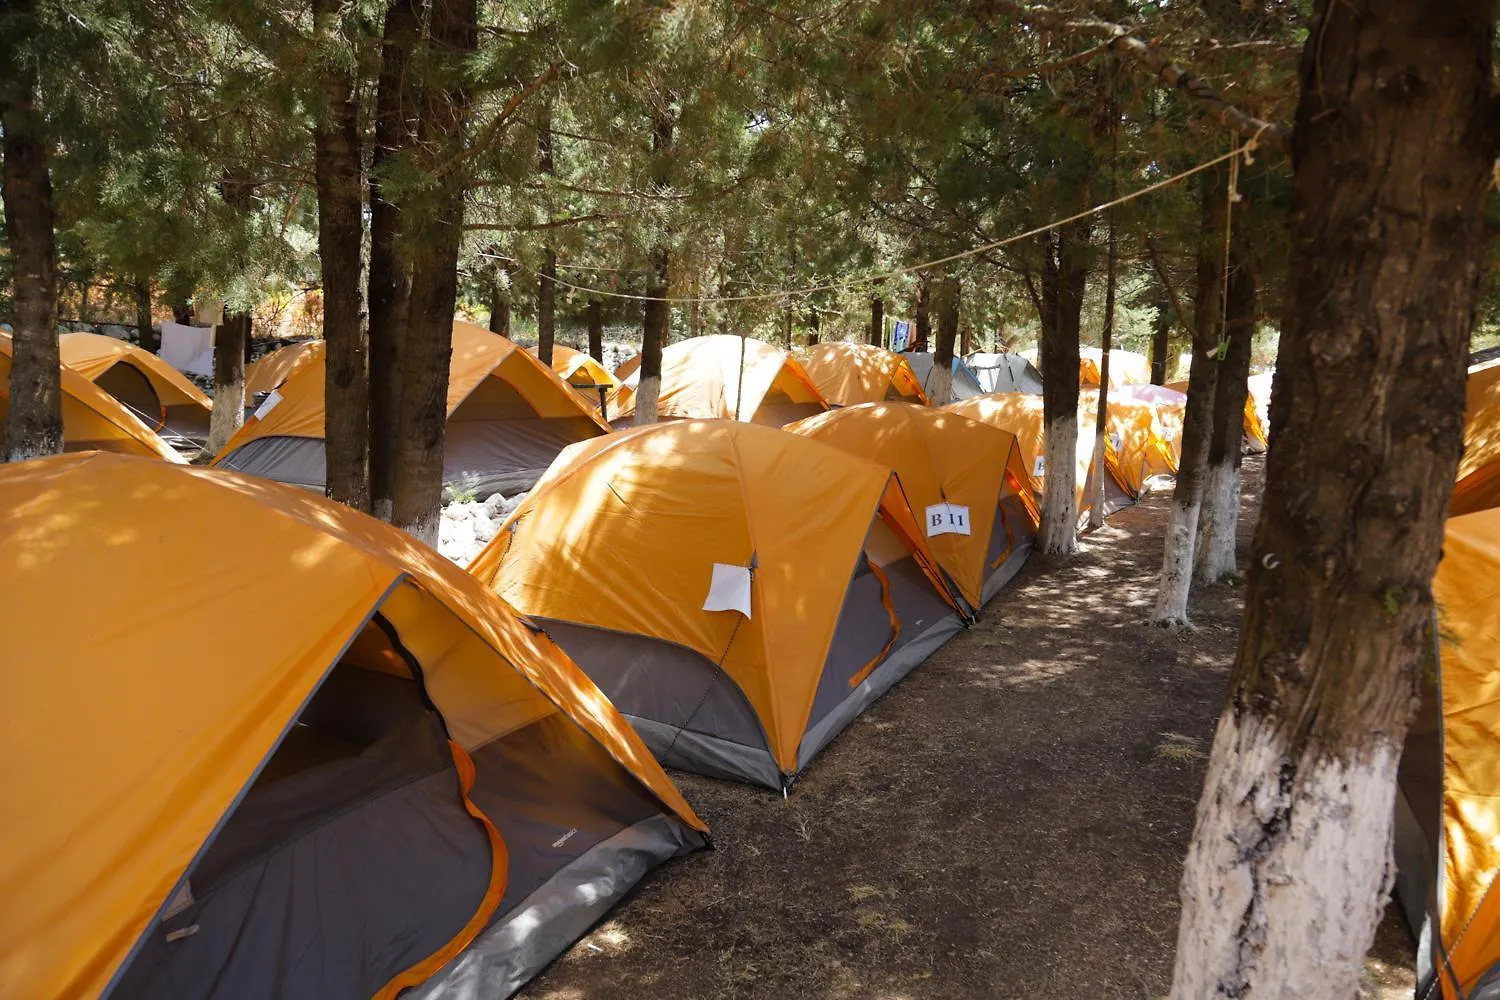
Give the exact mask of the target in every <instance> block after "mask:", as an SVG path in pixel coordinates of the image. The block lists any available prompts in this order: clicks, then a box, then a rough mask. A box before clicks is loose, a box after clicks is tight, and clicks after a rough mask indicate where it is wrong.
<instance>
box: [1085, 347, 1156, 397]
mask: <svg viewBox="0 0 1500 1000" xmlns="http://www.w3.org/2000/svg"><path fill="white" fill-rule="evenodd" d="M1103 363H1104V351H1103V349H1102V348H1098V347H1084V348H1080V349H1079V351H1078V384H1079V385H1080V386H1082V387H1084V388H1086V389H1097V388H1099V372H1100V370H1101V369H1100V366H1101V365H1103ZM1150 384H1151V359H1150V358H1148V357H1146V356H1145V355H1144V354H1137V353H1136V352H1135V351H1122V350H1120V349H1119V348H1117V347H1116V348H1110V352H1109V387H1110V388H1111V389H1119V388H1122V387H1123V386H1127V385H1150Z"/></svg>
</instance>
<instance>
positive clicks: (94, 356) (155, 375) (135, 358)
mask: <svg viewBox="0 0 1500 1000" xmlns="http://www.w3.org/2000/svg"><path fill="white" fill-rule="evenodd" d="M58 351H59V353H60V354H61V355H62V362H63V364H65V365H67V366H68V367H69V368H71V369H73V370H74V371H75V372H77V373H78V374H80V375H82V376H83V377H84V378H86V379H88V380H89V381H90V382H98V381H99V379H100V378H101V377H102V376H104V374H105V373H106V372H108V371H109V370H110V369H111V368H114V367H115V366H116V365H129V366H130V367H131V368H134V369H135V370H136V371H138V372H140V373H141V374H142V375H143V376H145V378H146V379H147V381H149V382H150V383H151V388H152V389H153V390H155V392H156V395H157V398H158V399H160V400H161V405H162V406H163V407H171V406H191V407H194V408H196V409H198V410H200V411H201V412H202V414H203V417H204V419H205V420H206V419H207V417H208V413H209V411H211V410H212V409H213V407H214V403H213V400H211V399H209V398H208V396H206V395H205V394H204V392H203V390H202V389H199V388H198V387H197V386H196V385H194V384H193V383H192V381H191V380H190V379H188V378H187V376H185V375H183V374H182V372H180V371H178V370H177V369H176V368H173V367H172V366H171V365H169V364H167V363H166V362H165V361H163V360H162V359H161V358H159V357H157V356H156V355H155V354H152V353H151V352H150V351H145V350H142V349H141V348H139V347H136V346H135V345H134V344H130V343H126V342H125V341H123V340H116V339H115V338H114V337H105V336H101V335H99V334H97V333H65V334H62V335H61V336H60V337H58ZM138 416H139V414H138ZM151 416H153V417H155V418H156V419H155V421H154V426H153V427H152V430H160V429H161V428H162V426H163V424H164V423H165V421H166V414H165V413H161V414H152V415H151ZM142 419H143V420H144V419H145V418H144V416H143V417H142Z"/></svg>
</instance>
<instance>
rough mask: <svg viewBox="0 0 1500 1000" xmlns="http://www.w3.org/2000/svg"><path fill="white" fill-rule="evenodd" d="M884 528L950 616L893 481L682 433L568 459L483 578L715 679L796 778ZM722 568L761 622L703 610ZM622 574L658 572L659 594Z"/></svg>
mask: <svg viewBox="0 0 1500 1000" xmlns="http://www.w3.org/2000/svg"><path fill="white" fill-rule="evenodd" d="M877 516H878V518H879V520H880V522H881V523H883V524H884V525H885V526H886V527H887V528H888V529H889V530H890V532H892V533H893V534H894V536H895V538H896V539H897V540H898V542H899V547H900V549H901V551H902V552H903V553H911V554H914V555H915V556H916V558H917V561H918V563H919V564H920V565H921V566H922V568H923V572H924V573H925V575H926V576H927V578H928V579H929V580H930V582H931V584H932V586H933V587H934V588H935V589H936V590H937V591H938V592H939V593H941V594H942V595H943V596H944V598H945V599H946V600H947V601H948V602H949V603H950V604H951V603H952V598H951V597H949V596H948V592H947V587H946V585H945V584H944V582H943V580H942V572H941V569H940V568H939V567H938V565H937V562H936V560H935V558H934V557H933V555H932V553H931V550H930V549H929V548H928V546H927V543H926V540H925V538H924V536H923V533H922V531H921V529H920V528H919V527H918V525H917V523H916V519H915V517H914V516H913V514H912V511H911V509H910V507H909V506H908V505H907V502H906V499H905V498H904V497H903V496H902V493H901V487H900V484H899V482H898V481H897V480H896V479H895V477H894V476H893V475H892V473H891V470H890V469H889V468H887V467H885V466H881V465H877V464H875V463H873V462H867V461H865V460H863V459H860V458H856V457H855V456H853V455H849V454H847V453H845V452H842V451H839V450H838V449H836V448H832V447H829V446H827V445H823V444H819V443H817V442H815V441H810V440H807V439H805V438H802V437H798V436H796V435H792V434H785V433H782V432H781V431H779V430H776V429H772V428H768V427H759V426H755V425H752V424H745V423H741V422H734V421H726V420H687V421H671V422H666V423H658V424H652V425H647V426H644V427H637V428H634V429H631V430H628V431H624V432H621V433H616V434H613V435H611V436H610V437H607V438H597V439H594V440H592V441H585V442H582V443H580V444H576V445H573V446H572V447H570V448H568V449H567V450H566V451H565V452H563V454H562V455H561V456H559V457H558V460H557V461H556V462H555V463H553V465H552V467H551V468H550V469H548V470H547V474H546V475H545V476H544V477H543V479H542V480H541V481H540V482H538V483H537V485H536V487H535V488H534V489H533V490H532V491H531V493H530V494H529V495H528V496H527V498H526V500H525V501H524V502H523V503H522V504H521V506H520V507H518V508H517V509H516V511H515V512H514V513H513V514H512V515H511V518H510V520H509V521H508V522H507V523H506V525H505V526H504V527H503V528H502V529H501V531H500V533H499V534H498V535H497V536H496V537H495V539H494V541H492V542H491V543H490V544H489V546H488V547H486V548H485V550H484V551H483V552H481V553H480V554H479V556H478V558H476V559H475V560H474V562H473V563H472V564H471V565H470V566H469V572H471V573H473V574H474V575H475V576H476V577H478V578H479V579H480V580H483V581H484V582H485V583H486V584H488V585H489V586H491V587H493V588H494V589H495V591H496V592H497V593H499V594H500V596H501V597H503V598H505V600H506V601H507V602H508V603H510V604H511V605H512V606H514V607H515V608H517V609H518V610H520V611H521V612H522V613H523V614H527V615H530V616H533V617H535V618H539V619H556V620H560V621H564V622H573V623H579V624H582V625H587V626H590V627H592V628H596V629H603V630H607V631H611V632H616V633H621V634H624V635H642V636H647V637H650V638H652V639H659V640H665V641H666V642H668V643H672V644H675V645H677V646H681V647H684V648H686V649H688V650H691V651H694V652H696V653H697V654H699V655H701V656H702V657H703V658H705V659H706V660H707V661H708V663H710V664H716V665H717V668H718V669H722V670H723V672H724V674H725V675H727V676H728V677H729V678H731V679H732V680H733V681H734V682H735V683H736V684H737V685H738V686H739V688H740V690H741V691H742V692H743V693H744V696H745V698H746V700H747V701H748V702H749V704H750V705H751V706H752V708H753V709H754V711H755V714H756V715H757V716H758V717H759V719H760V723H761V726H762V728H763V731H764V733H765V736H766V739H767V743H768V745H769V749H770V751H771V753H772V755H773V757H774V760H775V763H776V764H777V765H778V766H779V768H780V770H781V772H782V774H784V775H795V774H796V773H797V771H798V770H799V767H800V764H801V763H802V762H801V761H799V759H798V749H799V746H800V744H801V741H802V739H803V735H804V733H805V731H806V730H807V723H808V719H809V716H810V714H811V712H812V708H813V697H814V695H815V694H816V692H817V690H818V685H819V680H820V678H821V677H822V674H823V670H824V664H825V662H826V660H827V658H828V654H829V649H830V647H831V645H832V643H833V640H834V629H835V625H836V624H837V622H838V620H839V615H840V610H841V608H842V606H843V603H844V598H845V594H846V592H847V591H848V589H849V585H850V574H851V572H853V571H854V570H855V568H856V565H857V563H858V559H859V553H860V552H861V551H862V549H863V548H864V546H865V544H866V537H867V535H868V534H869V533H870V531H871V524H872V518H875V517H877ZM715 564H724V565H728V566H736V567H750V566H753V567H754V568H753V570H752V571H751V581H750V607H751V615H750V617H748V618H745V617H743V616H742V615H740V614H739V613H738V612H733V611H707V610H704V608H703V605H704V604H705V603H706V602H705V597H706V595H707V593H708V591H709V585H710V577H711V570H712V568H713V567H714V566H715ZM599 567H612V569H610V570H609V571H607V572H599V571H598V569H599ZM622 567H638V568H639V567H650V575H649V578H646V577H641V576H638V575H635V574H632V573H627V572H623V571H620V568H622ZM646 579H649V585H646V584H645V583H644V582H643V581H645V580H646Z"/></svg>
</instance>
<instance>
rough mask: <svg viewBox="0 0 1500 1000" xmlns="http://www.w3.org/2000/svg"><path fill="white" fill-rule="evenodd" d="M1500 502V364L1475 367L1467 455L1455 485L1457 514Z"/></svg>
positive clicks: (1471, 376) (1466, 427)
mask: <svg viewBox="0 0 1500 1000" xmlns="http://www.w3.org/2000/svg"><path fill="white" fill-rule="evenodd" d="M1497 504H1500V365H1496V364H1489V365H1484V366H1482V367H1479V368H1476V369H1474V370H1471V371H1470V373H1469V379H1468V383H1467V389H1466V399H1465V405H1464V454H1463V458H1462V459H1461V460H1460V461H1459V463H1458V484H1457V485H1456V486H1454V488H1453V501H1452V506H1451V507H1450V508H1449V509H1450V512H1451V513H1453V514H1467V513H1470V512H1472V511H1476V510H1483V509H1485V508H1487V507H1494V506H1496V505H1497Z"/></svg>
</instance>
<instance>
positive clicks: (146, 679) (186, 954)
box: [0, 453, 706, 1000]
mask: <svg viewBox="0 0 1500 1000" xmlns="http://www.w3.org/2000/svg"><path fill="white" fill-rule="evenodd" d="M59 519H63V520H64V521H65V522H66V523H67V524H68V525H69V527H68V530H66V531H56V530H52V529H51V528H49V527H48V526H49V525H53V524H55V523H57V522H58V520H59ZM38 538H44V539H45V540H46V544H38V543H37V539H38ZM142 573H145V574H147V575H148V576H149V578H150V579H151V580H152V581H153V583H154V585H156V586H158V587H160V588H162V590H163V592H165V593H169V594H191V599H190V600H177V601H170V600H169V601H165V602H159V603H158V604H156V605H155V606H154V607H153V608H152V609H151V612H150V614H139V613H137V610H138V609H135V608H133V607H129V606H127V605H124V604H122V603H121V602H120V601H119V600H118V599H117V597H118V594H117V593H116V591H117V589H118V586H119V581H121V580H124V579H132V578H136V577H138V576H140V575H141V574H142ZM0 590H3V594H0V627H3V628H4V631H5V636H6V650H7V655H8V660H7V662H8V664H9V665H10V666H11V667H12V668H13V669H11V670H10V671H9V672H8V674H7V685H8V697H9V699H10V702H11V704H12V705H14V706H24V707H25V710H24V711H21V712H15V713H12V714H11V717H10V718H8V720H7V722H6V728H5V737H6V740H7V743H8V745H13V746H17V747H20V746H35V747H46V748H47V751H46V752H45V753H37V754H31V755H29V756H28V760H27V764H26V766H25V767H12V768H7V769H6V770H5V773H4V775H3V776H0V814H3V815H5V816H11V817H15V816H24V817H25V818H26V821H25V822H24V823H7V824H6V831H5V844H6V849H5V851H4V852H0V883H3V884H4V885H5V887H6V905H5V907H3V908H0V930H3V932H4V933H3V935H0V992H3V993H4V994H5V995H6V996H17V997H20V996H37V997H40V996H86V995H87V996H98V995H100V994H110V995H112V996H116V997H166V996H202V997H229V996H264V997H270V996H300V997H312V996H316V997H326V998H349V1000H354V998H356V997H358V998H364V997H370V996H376V997H382V998H384V997H394V996H395V995H396V994H397V993H398V992H400V991H401V990H403V989H410V990H411V992H410V993H408V994H406V995H408V996H421V997H464V998H468V997H473V996H474V995H475V993H474V992H473V990H474V984H475V983H483V984H484V991H483V992H484V995H485V996H495V997H505V996H509V995H510V993H511V992H513V991H514V990H515V989H517V988H518V987H519V986H520V985H521V984H522V983H524V982H525V981H526V980H527V979H529V978H530V977H531V976H533V975H535V974H536V972H537V971H539V970H540V969H541V968H542V967H543V966H544V965H546V963H547V962H549V961H550V960H551V959H552V958H553V957H554V956H556V955H557V954H558V953H559V952H561V951H562V950H563V949H564V948H566V947H567V946H568V945H569V944H570V943H571V942H572V941H573V940H574V939H575V938H576V937H577V936H578V935H580V934H581V933H582V932H583V931H585V930H587V928H588V927H589V926H590V925H592V924H593V923H594V922H595V921H597V920H598V918H599V916H600V915H601V914H602V913H603V912H605V911H606V910H607V909H608V908H609V907H610V906H611V905H612V904H613V903H614V902H615V901H617V900H618V899H619V898H620V897H621V896H622V895H623V894H624V893H625V892H627V891H628V890H629V888H630V887H631V886H632V885H633V884H634V883H635V882H636V881H637V880H638V879H639V878H640V877H641V876H642V874H644V872H645V871H647V870H648V869H649V868H651V867H653V866H655V865H656V864H658V863H660V862H663V861H665V860H667V859H669V858H672V857H674V856H676V855H678V854H682V853H686V852H688V851H691V850H693V849H695V848H697V847H700V846H703V845H704V843H705V832H706V831H705V827H704V826H703V824H702V822H701V821H700V820H698V818H697V817H696V816H694V814H693V812H692V810H691V809H690V808H689V807H688V805H687V804H686V803H685V802H684V801H683V800H682V797H681V796H680V795H679V794H678V792H677V790H676V789H675V788H674V787H673V786H672V784H671V782H670V781H668V779H667V777H666V776H665V775H664V774H663V773H662V771H661V769H660V768H659V767H658V766H657V764H656V762H655V761H654V760H653V759H652V758H651V755H650V753H649V752H648V751H647V750H646V748H645V747H644V746H642V745H641V743H640V741H639V740H638V739H637V738H636V736H635V734H634V733H633V732H632V731H631V729H630V727H629V726H628V725H627V724H626V723H625V721H624V720H623V719H622V718H621V717H620V715H619V714H618V713H617V712H616V711H615V710H614V709H613V708H612V707H611V706H610V704H609V702H608V701H606V700H605V699H604V697H603V696H602V695H601V694H600V693H599V691H598V689H597V688H595V687H594V685H593V684H591V683H590V682H589V680H588V678H586V677H585V676H584V675H583V674H582V673H580V672H579V671H578V669H577V667H575V666H574V665H573V664H572V663H571V662H569V660H568V659H567V657H566V656H564V655H563V653H562V652H561V651H560V650H559V649H558V648H557V647H556V646H554V645H553V644H552V643H551V642H549V641H548V640H547V638H546V637H545V636H543V635H541V634H539V633H538V632H536V631H535V630H534V629H533V628H531V627H529V626H528V625H527V624H526V623H525V622H523V621H521V620H520V619H519V618H517V617H516V615H515V613H514V612H513V611H512V610H511V609H510V608H508V607H507V606H506V605H505V603H504V602H503V601H501V600H499V599H498V598H497V597H495V595H494V594H492V593H490V592H488V591H487V590H486V589H485V588H484V587H483V586H482V585H480V584H479V582H478V581H477V580H474V579H473V578H472V577H470V576H468V575H467V574H465V573H464V572H463V571H462V570H460V569H458V568H457V567H456V566H453V565H452V564H451V563H449V562H448V561H447V560H445V559H443V558H442V557H441V556H439V555H438V554H437V553H435V552H433V551H432V550H431V549H429V548H427V547H426V546H423V545H421V544H420V543H418V542H416V541H415V540H413V539H410V538H408V537H406V536H405V535H403V534H402V533H401V532H399V531H398V530H396V529H395V528H392V527H390V526H388V525H385V524H382V523H380V522H378V521H376V520H375V519H373V518H370V517H368V516H366V515H363V514H360V513H358V512H356V511H353V510H350V509H349V508H347V507H344V506H342V505H340V504H337V503H333V502H330V501H328V500H325V499H323V498H321V497H314V496H310V495H308V494H306V493H304V492H302V491H299V490H294V489H290V488H288V487H285V486H280V485H278V484H275V483H269V482H266V481H264V480H257V479H253V478H250V477H246V476H239V475H235V474H232V473H224V472H219V471H217V470H212V469H203V468H185V467H181V466H169V465H166V464H164V463H160V462H150V461H146V460H143V459H135V458H126V457H123V456H116V455H107V454H103V453H88V454H79V455H66V456H60V457H54V458H48V459H39V460H37V461H33V462H25V463H20V464H18V465H13V466H8V467H5V468H3V469H0ZM64 594H65V595H67V600H62V599H61V598H60V595H64ZM85 605H86V606H87V607H89V608H91V609H92V610H91V614H92V615H93V616H94V618H93V623H92V625H91V627H89V628H77V627H71V626H68V625H67V624H65V623H64V622H63V621H62V619H61V618H60V617H59V616H60V615H64V609H66V608H71V607H74V606H85ZM62 790H66V793H65V794H64V793H63V791H62Z"/></svg>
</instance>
